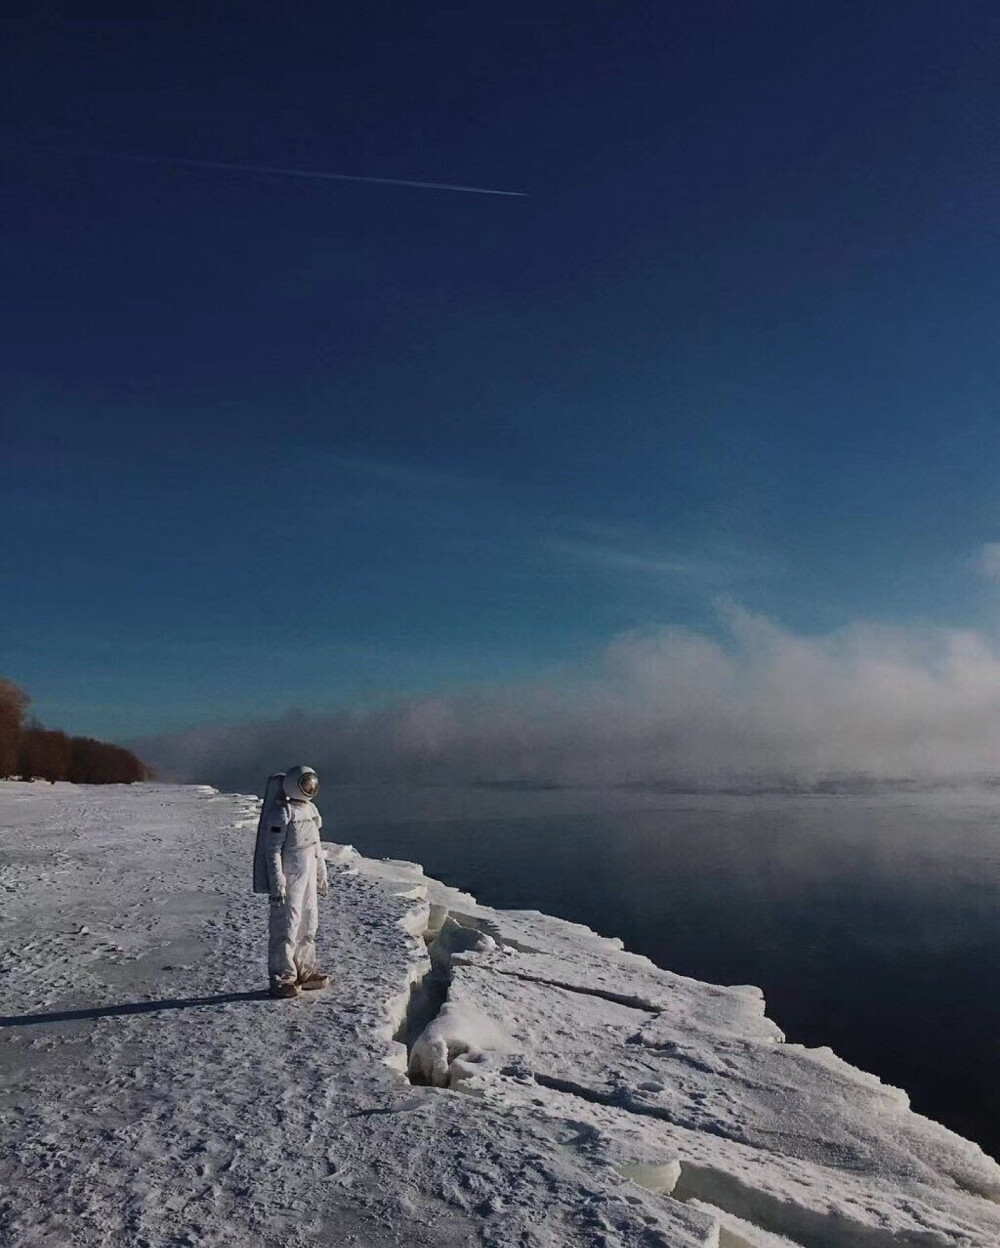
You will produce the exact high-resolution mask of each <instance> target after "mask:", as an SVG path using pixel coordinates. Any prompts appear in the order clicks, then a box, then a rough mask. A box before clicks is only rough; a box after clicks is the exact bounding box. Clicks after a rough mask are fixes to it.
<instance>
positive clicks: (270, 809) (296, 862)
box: [254, 767, 330, 997]
mask: <svg viewBox="0 0 1000 1248" xmlns="http://www.w3.org/2000/svg"><path fill="white" fill-rule="evenodd" d="M279 781H280V786H281V787H280V789H278V792H277V794H276V795H275V794H273V793H272V789H274V788H276V787H277V785H276V782H279ZM318 792H319V776H317V775H316V772H315V771H314V770H313V769H312V767H293V768H292V769H291V771H288V772H286V773H285V775H284V776H283V777H279V776H272V777H271V779H270V780H269V781H268V793H266V794H265V797H264V807H263V809H262V811H261V823H260V827H259V828H258V834H257V855H256V859H257V861H256V862H255V870H254V887H255V888H258V889H259V891H263V888H261V884H263V883H264V881H263V874H264V873H263V872H262V871H261V870H260V867H261V865H263V866H265V867H266V888H267V891H268V892H269V893H270V897H271V913H270V923H269V932H268V945H267V971H268V977H269V979H270V984H271V996H272V997H297V996H298V995H299V993H300V992H301V991H302V990H303V989H307V990H308V989H314V988H325V987H326V986H327V985H328V984H329V982H330V979H329V976H327V975H324V974H323V972H322V971H320V970H319V968H318V967H317V965H316V931H317V928H318V926H319V905H318V904H317V895H318V896H320V897H325V896H326V895H327V889H328V881H327V874H326V860H325V859H324V858H323V855H322V852H321V850H320V839H319V830H320V828H321V827H322V826H323V817H322V816H321V815H320V813H319V811H318V810H317V809H316V807H315V805H314V804H313V800H312V799H313V798H314V797H315V796H316V794H317V793H318ZM269 795H270V800H269ZM275 797H276V798H277V800H275ZM261 858H263V864H261V863H260V861H259V860H260V859H261Z"/></svg>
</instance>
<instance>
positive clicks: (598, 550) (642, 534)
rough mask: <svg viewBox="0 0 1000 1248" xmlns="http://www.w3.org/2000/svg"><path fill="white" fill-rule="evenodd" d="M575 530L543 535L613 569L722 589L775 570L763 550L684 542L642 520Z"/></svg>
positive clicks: (555, 547) (587, 562) (559, 553)
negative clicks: (671, 539) (684, 544)
mask: <svg viewBox="0 0 1000 1248" xmlns="http://www.w3.org/2000/svg"><path fill="white" fill-rule="evenodd" d="M565 528H569V529H570V531H569V532H568V533H567V532H566V531H563V532H561V533H557V534H550V535H547V536H543V537H541V538H540V539H539V545H540V547H541V549H542V550H543V551H544V552H546V553H547V554H549V555H554V556H556V557H558V558H560V559H562V560H565V561H569V562H570V563H573V564H576V565H577V566H579V567H589V568H592V569H594V570H595V571H603V572H606V573H610V574H626V575H628V574H634V575H637V576H645V577H658V578H663V577H667V578H674V579H678V580H686V581H688V582H689V583H701V585H702V586H703V587H704V589H705V590H706V591H710V592H712V593H718V592H721V591H722V590H723V589H724V588H725V587H727V586H729V585H731V584H733V583H734V582H736V581H739V580H740V579H742V578H744V577H746V576H747V575H750V574H752V575H755V576H758V577H759V576H762V575H770V573H771V571H772V568H771V561H770V560H768V559H766V558H765V557H764V556H762V555H761V554H760V553H759V552H756V551H751V550H736V549H735V548H733V546H732V545H731V544H727V543H722V542H718V543H705V542H702V543H700V544H698V545H697V546H694V547H689V548H682V547H679V546H678V545H677V544H675V543H670V542H668V541H665V540H664V539H663V538H662V537H661V536H659V535H657V534H655V533H652V532H650V531H649V530H647V529H644V528H643V527H641V526H639V525H625V524H609V523H604V522H601V521H579V522H577V523H576V524H573V525H571V526H565Z"/></svg>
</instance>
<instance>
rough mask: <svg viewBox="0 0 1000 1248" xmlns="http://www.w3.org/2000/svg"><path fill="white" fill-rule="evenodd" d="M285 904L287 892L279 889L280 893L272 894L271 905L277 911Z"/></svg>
mask: <svg viewBox="0 0 1000 1248" xmlns="http://www.w3.org/2000/svg"><path fill="white" fill-rule="evenodd" d="M284 904H285V890H284V889H283V888H282V889H279V890H278V892H276V893H272V894H271V905H272V906H273V907H274V908H275V909H276V910H277V909H278V908H279V907H281V906H283V905H284Z"/></svg>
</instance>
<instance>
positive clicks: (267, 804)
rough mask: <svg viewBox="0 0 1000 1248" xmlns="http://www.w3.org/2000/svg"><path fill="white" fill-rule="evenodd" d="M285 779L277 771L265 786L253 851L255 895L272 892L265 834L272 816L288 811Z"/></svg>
mask: <svg viewBox="0 0 1000 1248" xmlns="http://www.w3.org/2000/svg"><path fill="white" fill-rule="evenodd" d="M284 779H285V773H284V772H283V771H277V772H275V774H274V775H273V776H268V778H267V784H266V785H265V786H264V802H263V805H262V806H261V808H260V818H259V819H258V820H257V844H256V845H255V847H254V851H253V891H254V892H255V893H270V891H271V881H270V878H269V877H268V874H267V862H266V860H265V858H264V842H265V835H264V833H265V830H266V829H267V827H268V825H269V823H270V820H271V816H272V815H274V814H275V813H276V812H277V811H280V810H287V809H288V798H287V797H286V796H285V787H284V783H283V782H284Z"/></svg>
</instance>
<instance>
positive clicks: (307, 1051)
mask: <svg viewBox="0 0 1000 1248" xmlns="http://www.w3.org/2000/svg"><path fill="white" fill-rule="evenodd" d="M258 806H259V803H258V801H257V799H255V798H253V797H245V796H240V795H230V794H220V793H217V792H216V791H215V790H212V789H208V788H204V787H183V788H180V787H171V786H153V785H143V786H128V787H115V788H109V789H83V788H75V787H73V786H71V785H56V786H48V785H45V786H42V785H30V784H18V783H4V784H0V838H2V839H0V896H2V900H3V905H2V911H0V937H2V947H3V954H2V962H0V1014H2V1018H0V1046H2V1050H0V1113H2V1119H0V1122H2V1129H3V1143H4V1149H3V1151H2V1153H0V1244H3V1245H7V1244H10V1245H22V1244H23V1245H36V1244H38V1245H41V1244H45V1245H49V1244H60V1245H63V1244H68V1243H72V1244H102V1245H103V1244H108V1245H111V1244H125V1245H135V1246H136V1248H152V1246H154V1245H157V1246H158V1245H161V1244H162V1245H166V1244H233V1245H236V1244H240V1245H255V1244H261V1245H271V1244H278V1243H280V1244H282V1245H289V1244H292V1245H295V1244H302V1245H306V1244H347V1243H355V1244H371V1245H382V1244H386V1245H388V1244H415V1245H432V1244H435V1245H447V1246H451V1245H459V1244H483V1245H492V1246H495V1248H500V1246H506V1245H511V1246H514V1245H517V1246H518V1248H555V1246H557V1245H567V1246H568V1245H583V1246H589V1245H594V1246H595V1248H596V1246H601V1248H615V1246H618V1245H622V1246H625V1245H630V1246H632V1245H634V1246H636V1248H639V1246H642V1248H654V1246H662V1248H668V1246H669V1248H694V1246H695V1245H697V1246H699V1248H774V1245H781V1244H784V1245H789V1244H791V1245H799V1246H800V1248H881V1246H882V1245H929V1246H933V1245H942V1246H945V1245H966V1246H968V1248H996V1246H997V1245H998V1244H1000V1167H998V1166H997V1165H996V1163H995V1162H993V1161H992V1160H991V1159H990V1158H988V1157H987V1156H986V1155H985V1154H984V1153H983V1152H982V1151H981V1150H980V1149H979V1148H978V1147H977V1146H976V1145H975V1144H972V1143H971V1142H969V1141H966V1140H963V1139H962V1138H961V1137H959V1136H957V1135H955V1134H953V1133H952V1132H950V1131H948V1130H947V1129H945V1128H944V1127H942V1126H940V1125H939V1124H937V1123H934V1122H932V1121H930V1120H928V1119H926V1118H923V1117H921V1116H919V1115H917V1114H914V1113H913V1112H912V1111H911V1110H910V1109H909V1105H908V1101H907V1098H906V1096H905V1094H904V1093H903V1092H900V1091H899V1090H897V1089H894V1088H891V1087H888V1086H886V1085H883V1084H882V1083H881V1082H880V1081H879V1080H878V1079H877V1078H876V1077H875V1076H873V1075H868V1074H865V1073H864V1072H862V1071H859V1070H856V1069H855V1068H853V1067H851V1066H849V1065H848V1064H846V1063H845V1062H842V1061H841V1060H840V1059H838V1058H837V1057H836V1056H835V1055H834V1054H833V1053H832V1052H831V1051H830V1050H828V1049H806V1048H804V1047H803V1046H800V1045H796V1044H789V1043H785V1042H784V1040H783V1037H782V1035H781V1033H780V1031H779V1030H778V1028H777V1027H776V1026H775V1025H774V1024H773V1023H772V1022H771V1021H770V1020H769V1019H767V1017H766V1015H765V1009H764V1001H763V998H762V995H761V993H760V992H759V991H758V990H757V989H755V988H750V987H746V986H737V987H720V986H715V985H709V984H703V983H699V982H698V981H695V980H690V979H686V978H684V977H682V976H678V975H674V974H672V973H671V972H669V971H666V970H662V969H660V968H657V967H656V966H654V965H653V964H652V963H651V962H650V961H649V960H648V959H646V958H643V957H641V956H638V955H635V954H631V953H628V952H627V951H625V950H624V949H623V948H622V946H621V942H620V941H617V940H614V939H610V938H606V937H601V936H598V935H595V934H594V933H593V932H591V931H589V930H588V929H586V928H582V927H579V926H577V925H574V924H571V923H567V922H565V921H562V920H559V919H555V918H552V917H550V916H546V915H541V914H537V913H531V912H508V911H497V910H493V909H490V908H489V907H486V906H481V905H479V904H478V903H477V902H476V901H475V899H474V898H472V897H470V896H468V895H467V894H463V893H461V892H459V891H457V890H455V889H452V888H449V887H448V886H446V885H444V884H442V883H440V882H438V881H436V880H432V879H429V878H428V877H426V876H425V875H424V874H423V871H422V869H421V868H420V867H419V866H417V865H415V864H411V863H401V862H391V861H374V860H370V859H365V858H363V857H361V856H360V855H358V854H357V853H356V852H355V851H354V850H353V849H352V848H351V847H349V846H337V845H332V844H331V845H329V846H328V851H329V866H330V873H331V889H330V897H329V899H328V901H327V902H326V903H325V904H324V905H323V908H322V917H321V929H320V951H321V955H322V958H323V960H324V963H325V967H326V969H327V970H328V971H329V972H330V973H331V975H332V976H333V986H332V988H331V989H330V990H329V991H328V992H325V993H317V994H310V998H308V999H307V998H302V999H299V1000H296V1001H291V1002H282V1001H270V1000H268V999H267V998H266V997H265V996H264V994H263V991H262V989H263V985H264V965H263V959H264V956H265V930H266V903H263V904H262V901H261V899H260V898H257V897H254V896H253V895H252V894H250V893H249V880H248V873H249V865H250V855H251V852H252V847H253V829H254V826H255V824H256V815H257V810H258ZM917 1041H918V1038H915V1042H917Z"/></svg>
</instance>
